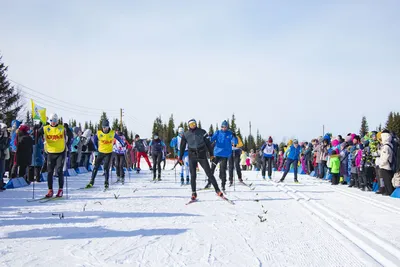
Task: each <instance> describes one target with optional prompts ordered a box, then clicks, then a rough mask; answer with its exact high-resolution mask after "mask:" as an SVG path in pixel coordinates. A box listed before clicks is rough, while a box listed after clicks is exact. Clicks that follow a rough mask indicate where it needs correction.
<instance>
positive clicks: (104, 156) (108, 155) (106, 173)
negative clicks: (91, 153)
mask: <svg viewBox="0 0 400 267" xmlns="http://www.w3.org/2000/svg"><path fill="white" fill-rule="evenodd" d="M111 157H112V153H101V152H99V154H98V155H97V157H96V161H95V163H94V168H93V172H92V179H91V180H90V183H91V184H92V185H94V180H95V179H96V175H97V172H98V171H99V167H100V165H101V163H102V162H103V161H104V165H103V170H104V176H105V180H104V184H107V185H108V178H109V177H110V161H111Z"/></svg>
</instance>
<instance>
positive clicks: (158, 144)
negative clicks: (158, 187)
mask: <svg viewBox="0 0 400 267" xmlns="http://www.w3.org/2000/svg"><path fill="white" fill-rule="evenodd" d="M164 151H165V144H164V142H163V141H162V140H161V139H160V137H159V136H158V133H154V134H153V140H151V141H150V144H149V154H150V155H151V156H152V158H153V164H154V168H153V181H155V180H156V175H157V168H158V177H157V178H158V179H157V180H158V181H161V161H162V158H163V157H164Z"/></svg>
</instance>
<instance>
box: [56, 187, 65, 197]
mask: <svg viewBox="0 0 400 267" xmlns="http://www.w3.org/2000/svg"><path fill="white" fill-rule="evenodd" d="M62 196H63V190H62V188H60V189H58V192H57V195H56V197H62Z"/></svg>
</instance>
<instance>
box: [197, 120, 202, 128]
mask: <svg viewBox="0 0 400 267" xmlns="http://www.w3.org/2000/svg"><path fill="white" fill-rule="evenodd" d="M197 127H199V128H200V129H203V128H202V127H201V120H199V123H198V124H197Z"/></svg>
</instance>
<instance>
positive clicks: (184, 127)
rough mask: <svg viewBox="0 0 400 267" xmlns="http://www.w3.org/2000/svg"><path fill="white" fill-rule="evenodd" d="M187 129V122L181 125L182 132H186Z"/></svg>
mask: <svg viewBox="0 0 400 267" xmlns="http://www.w3.org/2000/svg"><path fill="white" fill-rule="evenodd" d="M188 129H189V128H188V125H187V122H185V123H184V124H183V130H184V131H185V132H186V131H187V130H188Z"/></svg>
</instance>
